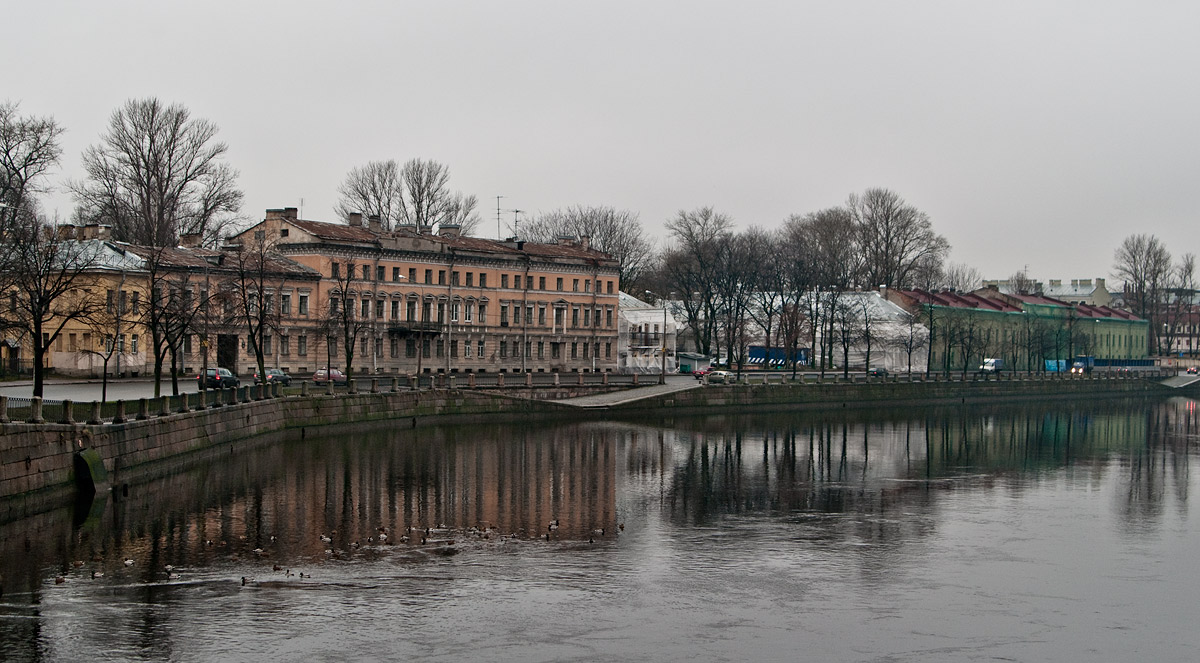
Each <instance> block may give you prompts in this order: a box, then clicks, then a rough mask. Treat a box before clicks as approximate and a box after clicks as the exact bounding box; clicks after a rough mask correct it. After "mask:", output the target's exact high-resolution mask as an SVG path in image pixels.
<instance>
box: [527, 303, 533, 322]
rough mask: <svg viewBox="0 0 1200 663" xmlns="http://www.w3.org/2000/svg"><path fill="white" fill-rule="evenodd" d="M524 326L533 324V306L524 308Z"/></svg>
mask: <svg viewBox="0 0 1200 663" xmlns="http://www.w3.org/2000/svg"><path fill="white" fill-rule="evenodd" d="M525 324H527V325H531V324H533V304H529V305H528V306H526V307H525Z"/></svg>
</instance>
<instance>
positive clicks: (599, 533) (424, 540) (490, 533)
mask: <svg viewBox="0 0 1200 663" xmlns="http://www.w3.org/2000/svg"><path fill="white" fill-rule="evenodd" d="M559 527H560V522H559V520H558V519H557V518H555V519H554V520H551V521H550V522H549V523H547V524H546V531H545V532H544V533H542V534H541V535H540V536H538V537H536V538H539V539H542V540H544V541H549V540H551V538H552V537H553V535H554V534H555V533H556V532H557V531H558V529H559ZM450 531H451V530H450V529H449V528H447V527H446V525H445V524H439V525H436V526H430V527H413V526H411V525H410V526H408V527H406V528H405V529H404V533H403V534H401V535H400V536H398V537H396V541H397V542H399V543H406V544H407V543H412V544H420V545H435V546H439V547H440V548H442V549H443V550H452V551H453V552H457V550H454V549H453V546H454V544H455V540H454V539H451V538H435V537H444V535H446V534H449V533H450ZM607 531H608V530H607V529H606V528H604V527H599V528H596V529H593V530H591V531H590V532H589V536H588V543H591V544H594V543H595V542H596V538H597V537H601V538H602V537H604V536H605V534H606V533H607ZM623 531H625V523H620V524H618V525H617V531H616V534H618V535H619V534H620V533H621V532H623ZM465 534H466V535H467V536H469V537H471V538H473V539H481V540H491V539H493V538H494V539H496V540H497V541H498V542H499V543H506V542H509V541H516V540H519V539H521V538H522V536H521V535H520V534H518V533H517V532H511V533H509V534H501V533H500V531H499V530H498V529H496V528H494V527H482V528H481V527H478V526H475V525H472V526H471V527H470V528H469V529H467V530H465ZM336 535H337V531H336V530H335V531H332V532H330V533H328V534H326V533H324V532H322V533H321V534H320V536H319V539H320V541H321V543H324V544H328V545H330V546H331V547H328V548H326V549H325V554H326V555H330V556H333V557H338V556H339V552H338V551H336V550H334V549H333V547H332V544H333V537H334V536H336ZM241 538H242V539H245V537H244V536H243V537H241ZM526 538H534V537H532V536H530V537H526ZM389 540H390V539H389V530H388V528H387V527H384V526H380V527H378V528H377V529H376V531H375V532H374V533H373V534H372V535H371V536H368V537H367V538H366V545H367V546H375V545H386V544H387V543H388V541H389ZM269 541H270V542H271V543H274V542H275V537H274V536H272V537H270V539H269ZM204 545H205V547H214V546H215V547H224V546H228V542H227V541H221V542H220V543H216V542H214V541H213V540H211V539H207V540H205V541H204ZM348 547H349V549H351V550H359V549H361V548H362V547H363V544H362V543H360V542H359V541H358V540H354V541H351V542H350V543H349V544H348ZM251 552H253V554H254V555H255V556H256V557H259V558H263V557H270V554H269V553H268V552H267V551H266V550H264V549H263V548H255V549H254V550H253V551H251ZM235 558H236V556H235ZM92 561H94V562H99V561H103V558H102V557H101V556H100V555H95V556H93V558H92ZM84 564H85V563H84V562H83V561H82V560H76V561H74V562H72V563H71V565H72V566H73V567H74V568H76V569H78V568H81V567H83V566H84ZM123 564H124V565H125V567H126V568H129V567H132V566H134V565H135V564H136V562H135V561H134V560H133V559H132V558H126V559H125V560H124V561H123ZM272 571H274V572H276V573H283V575H284V577H285V578H292V577H298V578H301V579H310V578H312V574H311V573H304V572H299V573H293V572H292V570H291V569H289V568H284V567H282V566H280V565H278V564H274V565H272ZM163 574H164V575H165V576H166V579H167V580H179V579H181V577H182V576H181V575H180V574H179V573H178V572H177V571H176V570H175V567H174V566H172V565H170V564H167V565H166V566H164V567H163ZM103 577H104V572H103V571H100V570H97V569H93V570H92V571H91V578H92V579H97V578H103ZM241 581H242V586H247V585H254V584H257V583H256V581H255V580H254V578H252V577H250V576H242V578H241ZM65 582H66V577H65V576H64V575H58V576H55V578H54V583H55V584H57V585H61V584H63V583H65Z"/></svg>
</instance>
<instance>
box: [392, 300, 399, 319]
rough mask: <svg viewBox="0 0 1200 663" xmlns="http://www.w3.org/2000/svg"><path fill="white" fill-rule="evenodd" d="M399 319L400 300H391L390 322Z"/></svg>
mask: <svg viewBox="0 0 1200 663" xmlns="http://www.w3.org/2000/svg"><path fill="white" fill-rule="evenodd" d="M399 319H400V300H399V299H393V300H392V321H393V322H394V321H396V320H399Z"/></svg>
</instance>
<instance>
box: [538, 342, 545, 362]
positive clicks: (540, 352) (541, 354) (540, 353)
mask: <svg viewBox="0 0 1200 663" xmlns="http://www.w3.org/2000/svg"><path fill="white" fill-rule="evenodd" d="M545 358H546V343H545V342H544V341H538V359H545Z"/></svg>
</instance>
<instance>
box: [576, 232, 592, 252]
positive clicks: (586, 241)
mask: <svg viewBox="0 0 1200 663" xmlns="http://www.w3.org/2000/svg"><path fill="white" fill-rule="evenodd" d="M579 246H580V247H581V248H582V249H583V250H584V251H587V250H588V249H590V248H591V246H592V238H591V236H590V235H580V236H579Z"/></svg>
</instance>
